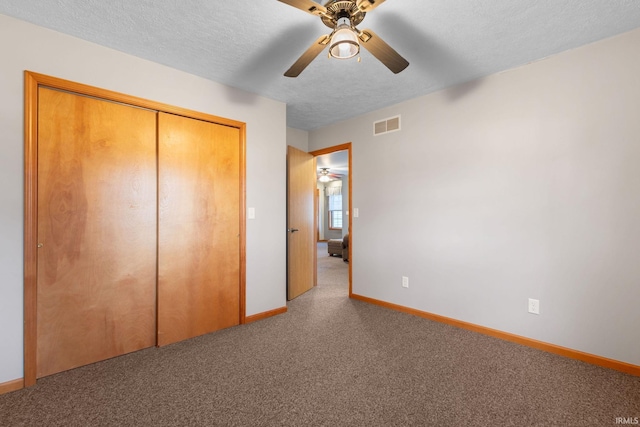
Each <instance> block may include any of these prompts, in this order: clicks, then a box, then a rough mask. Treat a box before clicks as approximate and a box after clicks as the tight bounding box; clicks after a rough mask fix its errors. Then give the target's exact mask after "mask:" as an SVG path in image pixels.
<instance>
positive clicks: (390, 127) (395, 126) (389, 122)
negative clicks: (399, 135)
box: [373, 116, 400, 136]
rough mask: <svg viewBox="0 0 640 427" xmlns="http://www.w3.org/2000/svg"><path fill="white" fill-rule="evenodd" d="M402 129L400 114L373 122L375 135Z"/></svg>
mask: <svg viewBox="0 0 640 427" xmlns="http://www.w3.org/2000/svg"><path fill="white" fill-rule="evenodd" d="M399 130H400V116H395V117H390V118H388V119H384V120H380V121H377V122H374V123H373V136H378V135H383V134H385V133H389V132H396V131H399Z"/></svg>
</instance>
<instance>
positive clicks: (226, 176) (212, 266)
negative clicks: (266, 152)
mask: <svg viewBox="0 0 640 427" xmlns="http://www.w3.org/2000/svg"><path fill="white" fill-rule="evenodd" d="M239 141H240V135H239V130H238V129H236V128H231V127H228V126H223V125H218V124H214V123H209V122H205V121H200V120H195V119H190V118H186V117H181V116H176V115H171V114H165V113H160V114H159V118H158V184H159V188H158V195H159V198H158V219H159V223H158V345H166V344H170V343H173V342H176V341H181V340H184V339H187V338H191V337H195V336H198V335H202V334H206V333H209V332H213V331H216V330H219V329H223V328H226V327H229V326H234V325H237V324H239V321H240V318H239V305H240V300H239V296H240V237H239V233H240V212H239V206H240V162H239V159H240V151H239V150H240V144H239Z"/></svg>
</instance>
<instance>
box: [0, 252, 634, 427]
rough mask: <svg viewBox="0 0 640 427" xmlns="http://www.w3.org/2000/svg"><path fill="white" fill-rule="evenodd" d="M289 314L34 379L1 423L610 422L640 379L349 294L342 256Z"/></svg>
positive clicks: (1, 407)
mask: <svg viewBox="0 0 640 427" xmlns="http://www.w3.org/2000/svg"><path fill="white" fill-rule="evenodd" d="M318 258H319V260H318V261H319V262H318V266H319V275H318V277H319V285H318V287H317V288H315V289H313V290H311V291H309V292H307V293H306V294H304V295H302V296H301V297H299V298H298V299H296V300H294V301H292V302H290V303H289V311H288V313H286V314H283V315H280V316H277V317H274V318H270V319H267V320H264V321H261V322H256V323H253V324H250V325H246V326H240V327H235V328H231V329H227V330H224V331H221V332H218V333H214V334H210V335H208V336H203V337H199V338H195V339H192V340H188V341H186V342H182V343H178V344H174V345H171V346H168V347H164V348H160V349H157V348H152V349H148V350H143V351H140V352H137V353H134V354H130V355H126V356H122V357H118V358H115V359H111V360H108V361H105V362H100V363H96V364H93V365H90V366H85V367H82V368H78V369H75V370H72V371H68V372H64V373H61V374H58V375H53V376H50V377H47V378H43V379H41V380H39V381H38V384H37V385H36V386H34V387H31V388H29V389H24V390H20V391H17V392H13V393H9V394H6V395H3V396H0V425H2V426H216V425H221V426H222V425H224V426H307V425H308V426H405V425H415V426H612V425H616V418H617V417H640V378H638V377H633V376H630V375H626V374H622V373H619V372H616V371H612V370H607V369H604V368H599V367H596V366H591V365H588V364H585V363H582V362H578V361H573V360H569V359H565V358H562V357H560V356H556V355H552V354H548V353H544V352H541V351H538V350H533V349H530V348H527V347H523V346H519V345H517V344H512V343H508V342H504V341H501V340H498V339H494V338H490V337H487V336H483V335H479V334H476V333H473V332H470V331H465V330H461V329H457V328H454V327H451V326H447V325H443V324H439V323H435V322H431V321H428V320H425V319H421V318H417V317H414V316H410V315H406V314H402V313H397V312H394V311H391V310H387V309H384V308H381V307H377V306H373V305H368V304H366V303H362V302H359V301H352V300H349V298H348V295H347V293H348V292H347V291H348V285H347V279H346V275H347V268H348V266H347V264H346V263H344V262H343V261H342V259H341V258H334V257H328V256H326V249H325V250H324V252H322V250H320V251H319V257H318Z"/></svg>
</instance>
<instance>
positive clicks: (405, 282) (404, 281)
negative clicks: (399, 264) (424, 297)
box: [402, 276, 409, 288]
mask: <svg viewBox="0 0 640 427" xmlns="http://www.w3.org/2000/svg"><path fill="white" fill-rule="evenodd" d="M402 287H403V288H408V287H409V278H408V277H407V276H402Z"/></svg>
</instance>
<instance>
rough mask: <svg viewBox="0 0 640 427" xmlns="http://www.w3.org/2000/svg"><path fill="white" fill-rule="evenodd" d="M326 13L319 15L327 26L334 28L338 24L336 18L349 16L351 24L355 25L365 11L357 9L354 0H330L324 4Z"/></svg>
mask: <svg viewBox="0 0 640 427" xmlns="http://www.w3.org/2000/svg"><path fill="white" fill-rule="evenodd" d="M325 8H326V9H327V14H326V15H323V16H322V17H321V19H322V22H323V23H324V25H326V26H327V27H329V28H331V29H334V28H335V27H336V25H338V19H340V18H349V21H350V22H351V26H352V27H355V26H356V25H358V24H359V23H361V22H362V20H363V19H364V17H365V15H366V12H363V11H361V10H360V9H358V6H357V5H356V2H355V1H344V0H342V1H340V0H332V1H330V2H328V3H327V4H326V5H325Z"/></svg>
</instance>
